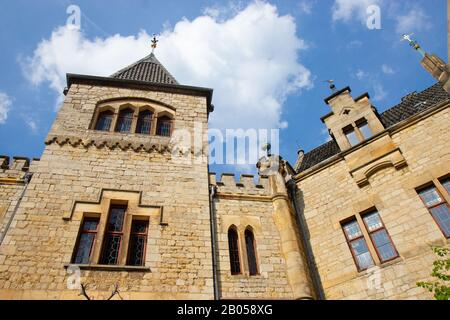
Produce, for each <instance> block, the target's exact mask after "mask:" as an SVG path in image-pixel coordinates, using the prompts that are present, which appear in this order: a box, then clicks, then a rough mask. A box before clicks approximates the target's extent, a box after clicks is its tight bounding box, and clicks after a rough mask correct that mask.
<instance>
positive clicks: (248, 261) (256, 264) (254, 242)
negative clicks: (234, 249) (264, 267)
mask: <svg viewBox="0 0 450 320" xmlns="http://www.w3.org/2000/svg"><path fill="white" fill-rule="evenodd" d="M247 232H248V233H249V234H250V235H251V240H252V243H251V246H252V248H253V256H254V258H255V261H254V262H255V268H256V272H255V273H252V272H251V270H250V255H249V253H248V250H247V249H248V244H247ZM244 240H245V249H246V251H247V263H248V273H249V276H251V277H254V276H259V275H260V271H259V263H258V253H257V251H256V238H255V232H254V231H253V230H252V228H251V227H247V228H246V229H245V231H244Z"/></svg>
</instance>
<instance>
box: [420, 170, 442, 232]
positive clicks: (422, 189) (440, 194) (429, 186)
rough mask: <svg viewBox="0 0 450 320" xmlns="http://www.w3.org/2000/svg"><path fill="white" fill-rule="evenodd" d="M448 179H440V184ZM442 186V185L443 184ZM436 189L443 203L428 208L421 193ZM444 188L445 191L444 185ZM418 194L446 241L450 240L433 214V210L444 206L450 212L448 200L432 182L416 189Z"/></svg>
mask: <svg viewBox="0 0 450 320" xmlns="http://www.w3.org/2000/svg"><path fill="white" fill-rule="evenodd" d="M446 179H448V177H444V178H440V179H438V181H439V183H441V180H446ZM441 185H442V183H441ZM431 187H432V188H434V189H435V191H436V192H437V194H438V195H439V197H440V198H441V202H439V203H437V204H434V205H432V206H428V205H427V203H426V202H425V200H424V199H423V198H422V197H421V195H420V193H421V192H422V191H424V190H426V189H428V188H431ZM442 187H443V188H444V189H445V187H444V186H443V185H442ZM416 193H417V195H418V196H419V198H420V201H422V203H423V205H424V206H425V208H426V209H427V210H428V213H429V214H430V215H431V217H432V218H433V220H434V222H435V223H436V225H437V226H438V228H439V230H440V231H441V232H442V234H443V235H444V237H445V238H446V239H450V234H449V235H448V236H447V235H446V234H445V231H444V229H443V228H442V226H441V224H440V223H439V222H438V220H437V219H436V218H435V216H434V215H433V213H432V212H431V209H433V208H436V207H438V206H441V205H443V204H445V205H446V206H447V210H449V211H450V205H449V203H448V202H447V200H446V199H445V197H444V195H443V194H442V193H441V191H440V190H439V188H438V187H437V186H436V184H435V183H434V182H430V183H427V184H426V185H423V186H421V187H419V188H416Z"/></svg>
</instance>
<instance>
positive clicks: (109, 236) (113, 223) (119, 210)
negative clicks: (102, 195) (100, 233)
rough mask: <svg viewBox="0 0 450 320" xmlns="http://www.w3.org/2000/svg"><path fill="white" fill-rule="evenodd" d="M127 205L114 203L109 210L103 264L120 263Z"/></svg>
mask: <svg viewBox="0 0 450 320" xmlns="http://www.w3.org/2000/svg"><path fill="white" fill-rule="evenodd" d="M126 209H127V207H126V206H118V205H113V206H111V208H110V210H109V216H108V223H107V226H106V233H105V239H104V242H103V251H102V258H101V263H102V264H109V265H115V264H118V259H119V253H120V250H121V244H122V239H123V224H124V220H125V212H126Z"/></svg>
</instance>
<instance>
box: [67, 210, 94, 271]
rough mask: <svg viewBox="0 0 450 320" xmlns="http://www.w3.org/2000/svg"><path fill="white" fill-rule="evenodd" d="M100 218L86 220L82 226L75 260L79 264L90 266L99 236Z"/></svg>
mask: <svg viewBox="0 0 450 320" xmlns="http://www.w3.org/2000/svg"><path fill="white" fill-rule="evenodd" d="M98 221H99V219H98V218H85V219H84V220H83V223H82V225H81V230H80V235H79V237H78V242H77V248H76V251H75V256H74V259H73V262H74V263H77V264H89V263H90V258H91V253H92V247H93V245H94V241H95V237H96V236H97V228H98Z"/></svg>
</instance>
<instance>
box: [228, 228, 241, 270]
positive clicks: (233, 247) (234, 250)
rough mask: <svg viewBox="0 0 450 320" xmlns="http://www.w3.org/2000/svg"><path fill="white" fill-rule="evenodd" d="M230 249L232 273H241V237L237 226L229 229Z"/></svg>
mask: <svg viewBox="0 0 450 320" xmlns="http://www.w3.org/2000/svg"><path fill="white" fill-rule="evenodd" d="M228 250H229V254H230V269H231V274H232V275H237V274H240V273H241V262H240V259H239V238H238V233H237V231H236V229H235V228H233V227H231V228H230V229H228Z"/></svg>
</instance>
